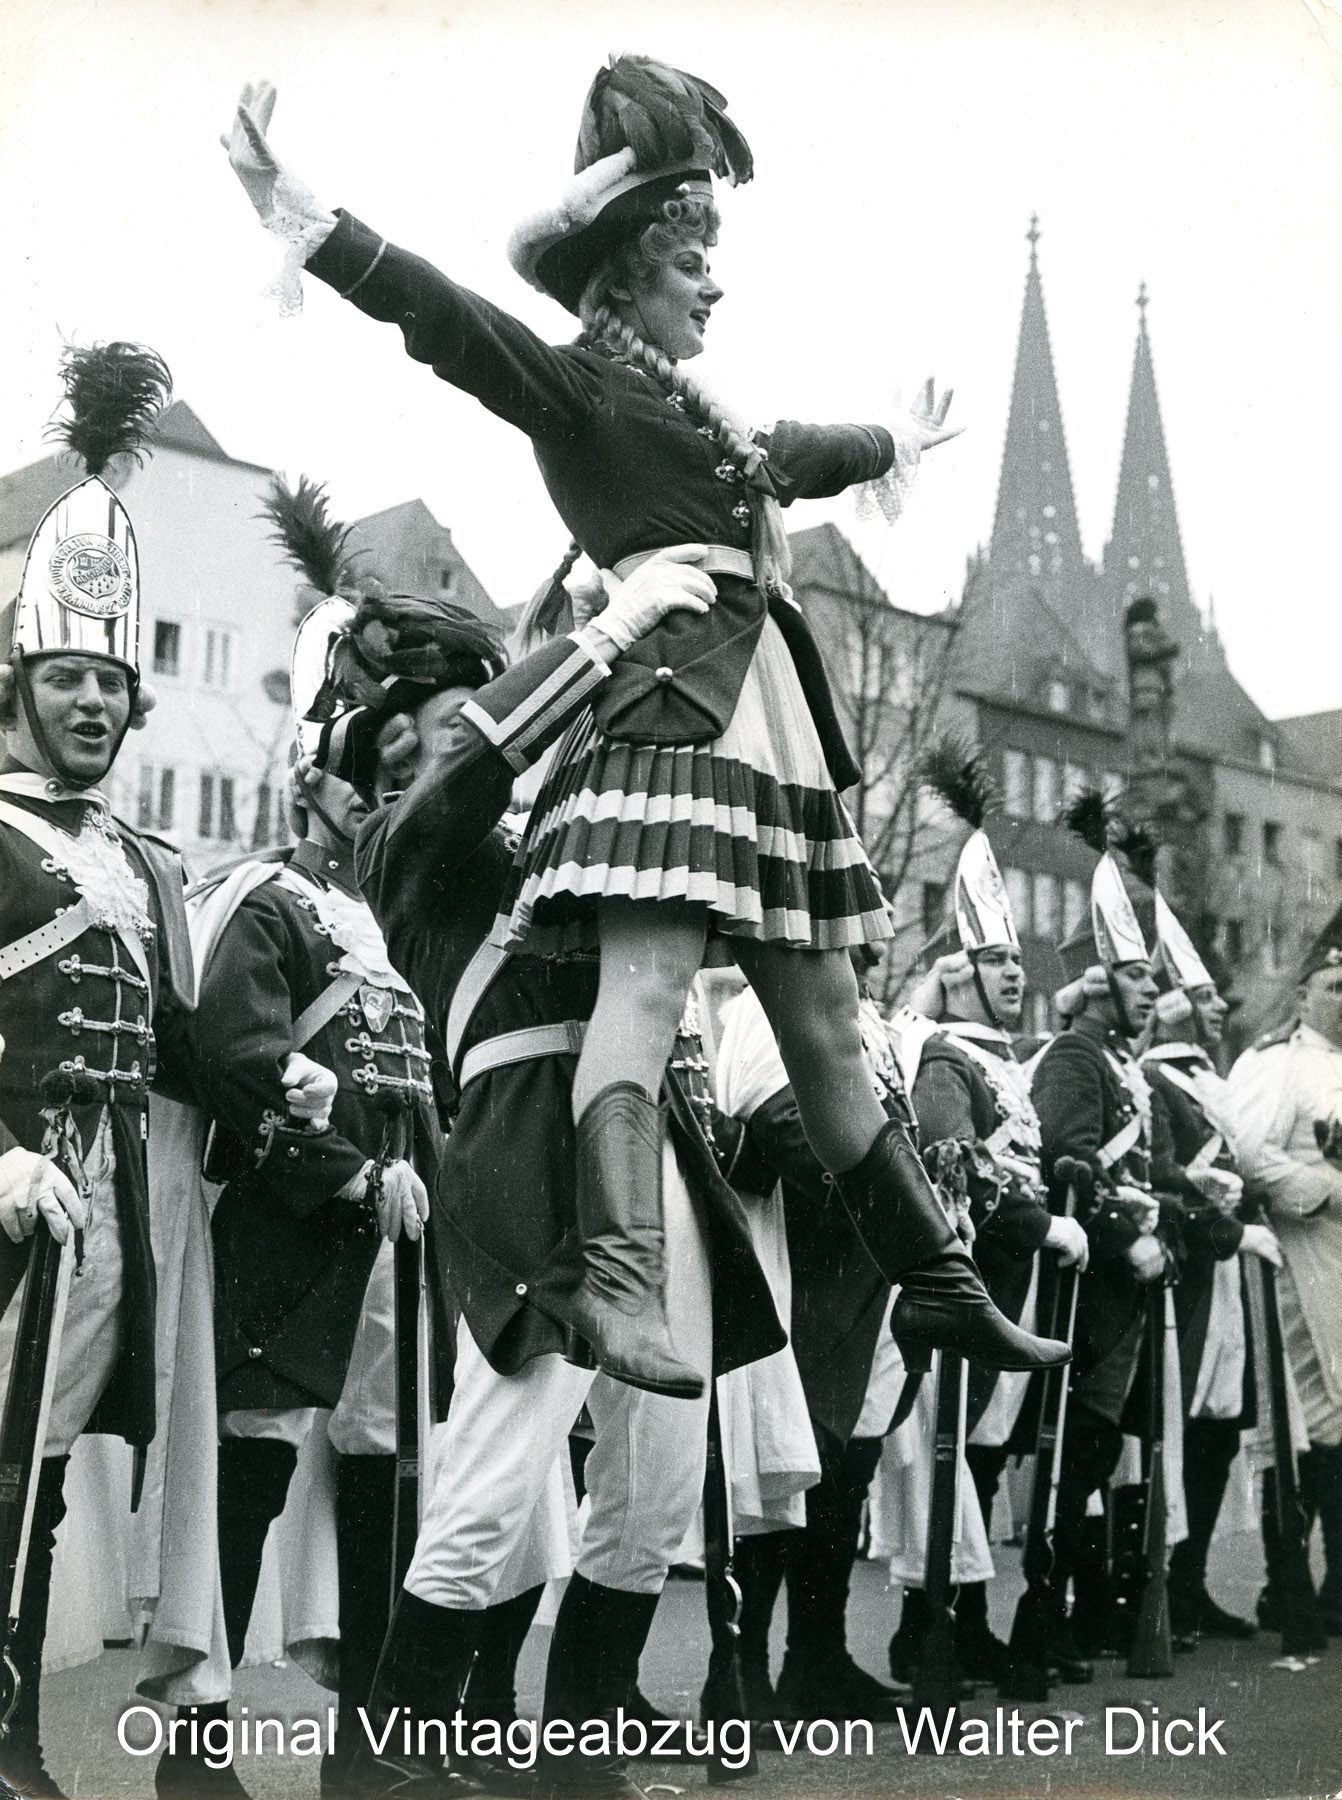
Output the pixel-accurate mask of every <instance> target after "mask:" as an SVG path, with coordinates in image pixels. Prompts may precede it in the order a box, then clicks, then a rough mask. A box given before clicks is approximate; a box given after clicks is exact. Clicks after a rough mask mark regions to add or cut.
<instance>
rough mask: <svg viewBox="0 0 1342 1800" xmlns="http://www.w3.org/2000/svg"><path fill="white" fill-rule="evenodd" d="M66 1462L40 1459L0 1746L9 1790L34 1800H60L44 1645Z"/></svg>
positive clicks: (1, 1767) (0, 1765)
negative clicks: (10, 1699) (48, 1745)
mask: <svg viewBox="0 0 1342 1800" xmlns="http://www.w3.org/2000/svg"><path fill="white" fill-rule="evenodd" d="M69 1461H70V1459H69V1457H68V1456H48V1457H44V1458H43V1461H42V1471H41V1474H40V1475H39V1476H38V1480H37V1500H36V1504H35V1506H34V1509H33V1525H32V1532H31V1534H30V1536H29V1540H28V1565H27V1567H26V1569H25V1570H24V1573H23V1597H22V1599H21V1601H20V1603H19V1628H18V1630H17V1631H16V1632H15V1634H14V1636H13V1638H12V1640H11V1642H10V1657H11V1659H12V1661H13V1663H14V1667H15V1669H16V1671H17V1673H18V1678H19V1691H18V1697H17V1699H16V1701H15V1704H14V1713H13V1716H12V1718H11V1719H10V1722H9V1735H8V1737H6V1739H5V1741H4V1743H3V1744H0V1776H3V1778H4V1780H6V1781H7V1782H8V1783H9V1784H10V1786H11V1787H15V1788H18V1789H19V1790H20V1791H21V1792H22V1793H24V1794H26V1795H31V1796H33V1800H61V1790H60V1789H59V1788H58V1787H57V1786H56V1783H55V1782H54V1781H53V1780H52V1778H51V1776H50V1775H49V1774H48V1773H47V1768H46V1763H45V1761H44V1759H43V1755H42V1735H41V1711H42V1645H43V1643H44V1641H45V1639H46V1635H47V1609H48V1607H49V1605H50V1602H51V1559H52V1552H53V1551H54V1549H55V1545H56V1527H57V1526H58V1525H59V1524H60V1522H61V1520H62V1519H63V1518H64V1517H65V1494H64V1488H65V1470H66V1465H67V1464H68V1463H69Z"/></svg>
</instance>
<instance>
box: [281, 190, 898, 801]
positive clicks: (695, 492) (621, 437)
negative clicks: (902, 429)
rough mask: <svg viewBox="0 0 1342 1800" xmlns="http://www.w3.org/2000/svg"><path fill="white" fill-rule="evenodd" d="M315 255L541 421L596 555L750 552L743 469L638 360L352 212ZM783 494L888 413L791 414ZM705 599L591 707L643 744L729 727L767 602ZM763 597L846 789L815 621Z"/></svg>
mask: <svg viewBox="0 0 1342 1800" xmlns="http://www.w3.org/2000/svg"><path fill="white" fill-rule="evenodd" d="M337 216H338V220H339V223H338V224H337V226H336V229H335V230H334V231H333V232H332V233H331V235H330V236H329V237H328V238H327V240H326V242H325V243H324V244H322V245H321V247H320V248H319V249H318V250H316V251H315V252H314V253H313V255H312V257H311V258H310V259H309V261H308V268H309V269H310V270H311V271H312V273H313V274H314V275H316V276H318V277H320V279H321V280H323V281H325V282H328V283H329V284H330V285H331V286H332V287H333V288H335V289H336V290H337V291H338V292H339V293H341V294H343V295H345V296H347V297H348V298H349V299H350V300H352V301H353V303H354V305H355V306H357V307H358V308H359V309H360V311H361V312H364V313H367V314H368V315H369V317H371V318H374V319H380V320H383V321H385V322H388V323H393V324H396V325H398V326H399V327H400V330H401V334H402V336H403V337H404V339H405V347H406V350H407V352H408V353H409V354H410V355H411V356H412V357H414V359H415V360H416V361H417V362H422V363H428V364H429V365H430V366H431V367H432V369H433V372H434V374H435V375H437V376H439V377H440V378H441V379H442V380H444V381H449V382H451V383H452V384H453V386H455V387H458V388H461V389H463V390H464V391H465V392H467V393H469V394H473V395H474V396H475V397H476V398H477V399H478V400H480V401H481V402H483V404H484V405H485V406H487V407H488V408H489V409H490V411H491V412H494V413H496V414H497V415H498V416H499V417H500V418H502V419H504V420H506V421H507V422H508V423H509V424H510V425H514V426H516V427H517V428H518V429H519V430H520V431H524V432H525V433H526V434H527V435H528V437H530V438H531V440H532V444H533V447H534V449H535V453H536V459H537V461H538V463H539V464H540V470H541V474H542V476H543V477H544V480H545V485H546V487H547V489H548V490H549V494H550V498H551V499H552V500H553V502H554V504H555V507H556V509H557V510H558V512H559V514H560V516H561V517H562V518H563V520H564V522H565V524H566V525H567V526H568V528H569V530H570V531H571V532H572V533H573V536H574V537H575V538H576V540H577V541H578V543H579V544H580V545H581V546H582V548H583V549H584V550H585V551H586V552H587V554H588V555H589V556H590V557H591V558H592V560H593V561H594V562H595V563H596V564H597V566H598V567H599V568H613V567H615V566H616V564H618V563H619V562H620V561H621V559H622V558H624V557H627V556H631V555H634V554H636V553H639V552H646V551H651V550H659V549H663V548H665V547H666V546H667V545H670V544H687V543H688V544H716V545H723V546H726V547H727V548H728V549H739V550H740V551H742V552H748V551H749V549H750V543H751V508H750V501H749V498H748V496H749V494H750V488H749V485H742V480H741V476H740V473H739V471H738V470H737V469H736V468H735V466H734V464H733V463H732V462H731V461H730V459H728V458H726V457H724V454H723V451H722V447H721V445H720V444H719V443H718V441H717V438H716V435H715V434H714V433H713V432H711V431H709V430H708V429H707V428H706V427H705V428H700V427H696V425H695V424H694V422H693V421H692V420H691V419H690V418H689V417H687V416H686V414H685V413H684V412H683V411H682V410H680V409H678V407H677V406H676V404H674V403H673V402H669V401H668V399H667V397H666V395H665V393H664V392H663V391H662V389H661V388H660V386H659V385H658V384H657V383H656V382H655V381H654V380H653V379H652V378H651V377H650V376H649V375H647V374H646V373H645V372H643V371H642V370H641V369H639V368H635V367H631V366H629V365H627V364H625V363H623V362H620V361H617V360H614V359H613V358H612V357H611V356H610V355H609V354H607V353H606V352H604V351H603V350H599V349H593V348H590V347H588V346H586V345H584V344H581V343H578V344H566V345H561V346H558V347H551V346H550V345H548V344H546V343H544V342H543V341H542V340H541V339H540V338H538V337H537V336H536V335H535V333H534V332H532V331H529V330H528V329H527V327H526V326H524V325H522V324H521V323H520V322H519V321H518V320H516V319H514V318H512V317H511V316H510V315H509V314H508V313H506V312H504V311H503V310H502V309H501V308H499V307H497V306H493V305H491V304H490V303H489V302H488V301H487V300H482V299H481V298H480V297H479V296H478V295H476V294H472V293H470V292H468V291H467V290H466V289H465V288H461V287H458V286H457V284H456V283H455V282H452V281H449V280H448V278H447V277H446V276H445V275H441V274H439V272H438V271H437V270H436V269H434V268H432V267H430V265H429V264H428V263H426V262H423V261H421V260H420V258H419V257H416V256H412V255H410V254H409V253H408V252H406V251H404V250H399V249H397V248H396V246H395V245H393V244H388V243H386V242H385V241H384V240H383V239H381V238H379V237H378V236H377V234H376V233H375V232H372V231H370V230H369V229H368V227H367V226H366V225H362V224H360V223H359V221H358V220H357V219H355V218H353V217H352V216H351V215H349V214H348V213H343V212H342V213H340V214H338V215H337ZM768 449H769V465H768V466H769V479H770V480H771V481H772V483H773V485H774V487H775V488H776V490H777V494H778V498H779V500H780V501H781V502H782V504H784V505H787V504H789V503H790V502H791V501H792V500H796V499H807V498H814V497H817V496H821V495H828V494H837V493H840V492H842V491H843V489H845V488H847V487H849V486H851V485H853V484H854V483H856V482H861V481H866V480H868V479H870V478H872V477H875V476H878V475H881V474H883V473H884V472H885V471H886V470H887V469H889V468H890V466H891V464H892V463H893V461H894V454H895V447H894V441H893V439H892V438H891V436H890V433H889V432H888V431H886V430H885V428H884V427H882V426H879V425H873V426H866V425H833V426H811V425H799V424H794V423H790V422H785V423H781V424H779V425H778V426H776V427H775V429H774V431H773V434H772V437H771V438H770V439H769V440H768ZM716 582H717V587H718V596H719V597H718V603H717V605H716V606H715V607H714V608H713V610H712V612H711V613H709V614H708V615H707V616H698V615H691V614H689V613H673V614H671V615H670V616H669V617H668V618H667V619H665V620H664V621H663V622H662V623H661V624H660V625H659V626H658V627H657V628H656V630H654V631H653V632H651V633H649V635H648V636H647V637H646V638H645V639H643V640H642V642H641V643H638V644H635V645H634V646H633V648H632V649H631V650H630V651H629V652H627V653H626V654H625V655H624V656H622V657H621V659H620V661H619V663H618V665H617V666H616V668H615V670H614V671H613V674H612V677H611V680H610V683H609V685H608V687H607V689H606V691H605V692H604V693H602V694H601V695H598V696H597V697H596V700H595V703H594V712H595V715H596V721H597V723H598V725H600V727H601V728H602V730H603V731H605V732H607V733H608V734H609V735H611V736H615V737H619V738H622V739H628V740H631V741H633V742H637V743H645V744H647V743H696V742H706V741H709V740H711V739H713V738H715V737H717V736H719V735H720V733H721V732H722V731H723V730H725V728H726V725H727V723H728V721H729V720H730V719H731V717H732V714H733V712H734V711H735V708H736V701H737V697H738V696H739V694H740V691H741V685H742V682H743V681H744V679H745V675H746V670H747V669H748V667H749V665H750V659H751V656H752V654H753V652H754V649H755V645H756V643H757V642H758V640H759V636H760V633H761V631H762V630H763V626H764V619H765V614H766V603H765V600H764V598H763V596H762V595H761V594H760V592H759V591H758V589H757V588H756V587H755V585H754V584H753V582H750V581H748V580H744V579H742V578H741V577H739V576H734V575H719V576H717V577H716ZM768 610H769V611H770V612H771V613H772V615H773V616H774V618H775V619H776V621H777V624H778V627H779V630H780V631H781V632H782V634H783V637H784V639H785V640H786V642H787V645H788V648H789V650H790V651H791V653H792V657H793V660H794V662H795V663H796V666H797V673H798V676H799V678H800V680H801V684H802V687H803V690H804V692H805V694H806V698H807V701H808V703H809V705H810V708H811V712H812V715H813V717H814V719H815V723H816V729H817V731H818V732H819V735H820V741H821V744H822V746H823V748H824V751H825V756H826V761H827V763H828V765H829V770H830V774H831V777H832V779H833V781H834V785H835V787H836V788H839V789H842V788H845V787H850V786H851V785H852V784H853V782H855V781H856V780H857V779H858V777H859V775H860V773H861V771H860V770H859V769H858V767H857V765H856V764H855V763H854V762H853V759H852V756H851V753H850V752H849V750H848V747H847V745H846V743H845V741H844V735H843V731H842V728H841V726H840V724H839V720H838V716H837V713H836V711H835V707H834V702H833V698H832V696H831V694H830V690H829V685H828V681H827V678H826V675H825V669H824V664H823V661H822V659H821V656H820V652H819V649H818V648H817V646H816V643H815V640H814V638H813V637H812V636H811V633H810V630H809V628H808V626H807V624H806V622H805V620H804V619H803V617H802V615H801V612H800V610H799V609H798V608H797V607H796V605H795V604H793V603H791V602H789V601H786V600H782V599H776V600H771V601H770V602H769V603H768Z"/></svg>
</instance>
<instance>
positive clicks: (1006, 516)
mask: <svg viewBox="0 0 1342 1800" xmlns="http://www.w3.org/2000/svg"><path fill="white" fill-rule="evenodd" d="M1025 235H1026V239H1027V241H1028V243H1029V246H1030V267H1029V271H1028V273H1027V274H1026V277H1025V304H1024V307H1023V309H1022V312H1021V322H1020V340H1019V343H1018V345H1017V348H1016V374H1015V380H1014V383H1013V386H1012V390H1011V414H1010V417H1009V419H1008V421H1007V435H1006V447H1005V449H1004V450H1003V452H1002V474H1001V479H1000V481H999V484H998V489H997V515H996V518H995V519H994V521H993V535H992V545H991V549H990V551H989V564H990V567H991V570H992V573H993V576H994V579H995V580H998V581H1000V580H1002V579H1003V578H1010V577H1013V576H1016V577H1019V578H1021V579H1023V580H1025V581H1028V582H1030V583H1032V584H1034V585H1036V586H1038V587H1039V588H1040V589H1041V591H1042V592H1043V593H1044V594H1045V595H1047V596H1049V597H1050V598H1059V599H1062V598H1065V594H1066V590H1067V588H1068V586H1069V584H1071V583H1073V582H1075V580H1076V579H1077V578H1078V577H1079V576H1082V575H1083V574H1084V572H1085V559H1084V557H1083V556H1082V552H1081V532H1080V529H1079V527H1078V525H1077V518H1076V501H1075V499H1074V498H1073V495H1072V477H1071V473H1070V471H1069V469H1068V466H1067V444H1066V441H1065V439H1064V437H1063V429H1062V409H1061V407H1060V406H1059V404H1058V384H1057V379H1056V377H1055V375H1054V372H1053V352H1052V349H1051V348H1050V346H1049V338H1048V321H1047V319H1046V318H1045V316H1044V291H1043V288H1042V286H1041V284H1040V280H1039V253H1038V246H1039V216H1038V214H1037V213H1032V214H1031V216H1030V229H1029V230H1028V231H1027V232H1026V234H1025Z"/></svg>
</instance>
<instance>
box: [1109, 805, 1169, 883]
mask: <svg viewBox="0 0 1342 1800" xmlns="http://www.w3.org/2000/svg"><path fill="white" fill-rule="evenodd" d="M1110 838H1111V842H1112V846H1113V848H1114V849H1115V850H1121V851H1122V853H1123V855H1124V856H1125V857H1126V858H1127V863H1128V867H1129V868H1130V869H1131V870H1132V872H1133V874H1134V875H1135V876H1136V877H1137V879H1138V881H1144V882H1145V883H1146V885H1147V887H1154V886H1155V885H1156V852H1157V851H1158V850H1159V849H1160V845H1159V844H1158V843H1157V842H1156V840H1155V838H1154V837H1153V836H1152V835H1151V832H1150V831H1149V830H1148V829H1147V827H1146V826H1145V825H1130V824H1129V823H1128V822H1127V820H1126V819H1114V820H1112V821H1111V823H1110Z"/></svg>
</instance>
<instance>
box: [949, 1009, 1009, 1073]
mask: <svg viewBox="0 0 1342 1800" xmlns="http://www.w3.org/2000/svg"><path fill="white" fill-rule="evenodd" d="M941 1029H942V1030H943V1031H944V1032H946V1034H947V1035H948V1036H949V1037H959V1038H971V1039H972V1040H973V1042H974V1043H976V1044H978V1045H980V1046H981V1048H983V1049H984V1050H987V1051H990V1052H991V1053H992V1054H993V1055H994V1056H1000V1057H1001V1058H1002V1059H1003V1061H1004V1062H1014V1061H1015V1060H1016V1053H1015V1051H1014V1050H1013V1049H1012V1047H1011V1039H1010V1038H1009V1037H1008V1036H1007V1034H1006V1032H1005V1031H1003V1030H1001V1028H1000V1027H998V1026H996V1025H979V1024H977V1023H976V1022H975V1021H974V1020H972V1019H943V1020H942V1024H941Z"/></svg>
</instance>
